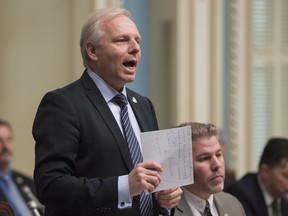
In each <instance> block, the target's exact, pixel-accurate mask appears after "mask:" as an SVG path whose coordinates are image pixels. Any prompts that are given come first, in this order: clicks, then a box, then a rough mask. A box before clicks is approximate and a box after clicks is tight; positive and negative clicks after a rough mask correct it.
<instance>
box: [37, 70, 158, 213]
mask: <svg viewBox="0 0 288 216" xmlns="http://www.w3.org/2000/svg"><path fill="white" fill-rule="evenodd" d="M84 76H85V75H84ZM87 76H88V75H87V74H86V78H85V77H84V79H83V77H82V79H80V80H78V81H76V82H75V83H74V84H72V85H69V86H67V87H65V88H62V89H58V90H55V91H53V92H50V93H47V94H46V95H45V96H44V98H43V99H42V101H41V103H40V105H39V108H38V110H37V113H36V116H35V120H34V124H33V136H34V139H35V141H36V145H35V155H36V157H35V170H34V180H35V186H36V190H37V194H38V197H39V199H40V201H41V202H42V203H44V204H45V205H46V208H47V210H49V206H53V208H54V207H55V208H59V209H70V210H71V211H73V209H85V210H86V211H98V212H101V211H103V212H115V211H117V204H118V188H117V183H118V176H120V175H127V174H128V173H129V172H130V171H131V169H132V168H133V164H132V161H131V157H130V154H129V149H128V146H127V144H126V142H125V140H124V138H123V135H122V133H121V131H120V129H119V127H118V124H117V122H116V120H115V119H114V116H113V114H112V113H111V111H110V109H109V107H108V105H107V103H106V102H105V100H104V99H103V97H102V95H101V93H100V92H99V90H98V89H97V87H96V85H95V84H94V83H92V80H89V79H88V78H87ZM87 80H88V81H87ZM85 82H86V83H85ZM83 83H84V84H83ZM83 86H84V87H83ZM135 97H137V101H138V105H139V106H137V105H136V106H134V107H133V110H134V113H135V116H136V118H137V120H138V123H139V125H140V128H141V130H142V131H148V130H156V129H157V127H158V126H157V121H156V117H155V113H154V109H153V106H152V104H151V102H150V101H149V100H147V99H146V98H144V97H141V96H140V95H138V94H135ZM133 202H135V200H133ZM136 202H139V201H137V200H136ZM134 206H136V207H135V208H137V205H134V204H133V207H134Z"/></svg>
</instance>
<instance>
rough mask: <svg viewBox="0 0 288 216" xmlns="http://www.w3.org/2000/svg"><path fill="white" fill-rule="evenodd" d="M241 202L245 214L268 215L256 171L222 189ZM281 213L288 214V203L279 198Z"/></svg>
mask: <svg viewBox="0 0 288 216" xmlns="http://www.w3.org/2000/svg"><path fill="white" fill-rule="evenodd" d="M224 190H225V191H226V192H228V193H231V194H233V195H234V196H236V197H237V198H238V199H239V201H240V202H241V203H242V205H243V207H244V209H245V212H246V215H247V216H268V210H267V207H266V203H265V200H264V196H263V193H262V190H261V188H260V186H259V183H258V180H257V174H256V173H248V174H246V175H245V176H244V177H242V178H241V179H240V180H239V181H237V182H235V183H233V184H232V185H230V186H228V187H227V188H225V189H224ZM281 211H282V215H283V216H284V215H288V203H287V200H286V199H282V200H281Z"/></svg>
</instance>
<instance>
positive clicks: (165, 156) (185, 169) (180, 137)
mask: <svg viewBox="0 0 288 216" xmlns="http://www.w3.org/2000/svg"><path fill="white" fill-rule="evenodd" d="M191 136H192V135H191V126H185V127H178V128H172V129H164V130H158V131H150V132H145V133H141V134H140V139H141V146H142V153H143V160H144V161H156V162H159V163H160V164H161V165H162V166H163V169H164V171H163V173H161V177H162V181H161V183H160V185H159V186H158V187H157V188H156V189H155V190H154V191H153V192H156V191H160V190H165V189H169V188H175V187H180V186H183V185H188V184H192V183H194V177H193V162H192V137H191Z"/></svg>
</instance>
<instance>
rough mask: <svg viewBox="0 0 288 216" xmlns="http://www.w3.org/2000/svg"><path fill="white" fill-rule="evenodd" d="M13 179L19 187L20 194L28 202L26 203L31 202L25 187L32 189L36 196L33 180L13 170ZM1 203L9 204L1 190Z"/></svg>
mask: <svg viewBox="0 0 288 216" xmlns="http://www.w3.org/2000/svg"><path fill="white" fill-rule="evenodd" d="M12 179H13V180H14V182H15V185H16V186H17V188H18V190H19V192H20V194H21V195H22V197H23V199H24V200H25V201H26V203H28V202H29V201H31V199H30V198H29V197H28V196H27V194H26V193H25V192H24V191H23V187H28V188H30V190H31V192H32V193H33V194H34V195H35V196H36V191H35V186H34V182H33V180H32V179H31V178H29V177H28V176H26V175H24V174H22V173H20V172H18V171H16V170H12ZM0 201H5V202H8V201H7V200H6V198H5V196H4V194H3V192H2V191H1V190H0Z"/></svg>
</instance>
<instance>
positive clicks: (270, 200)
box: [257, 175, 275, 206]
mask: <svg viewBox="0 0 288 216" xmlns="http://www.w3.org/2000/svg"><path fill="white" fill-rule="evenodd" d="M257 179H258V183H259V186H260V188H261V190H262V193H263V196H264V200H265V203H266V206H270V205H271V204H272V203H273V201H274V200H275V198H274V197H272V196H271V195H270V194H269V193H268V191H267V190H266V188H265V187H264V184H263V182H262V180H261V178H260V176H259V175H258V176H257Z"/></svg>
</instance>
